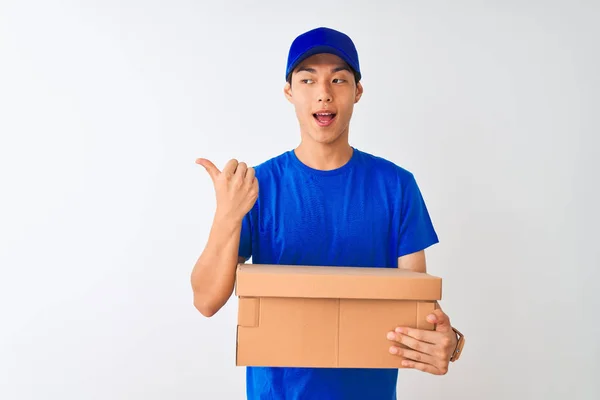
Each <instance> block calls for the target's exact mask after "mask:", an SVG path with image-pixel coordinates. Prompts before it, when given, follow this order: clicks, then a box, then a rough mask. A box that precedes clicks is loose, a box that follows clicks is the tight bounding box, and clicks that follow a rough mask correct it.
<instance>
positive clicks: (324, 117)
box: [313, 112, 336, 126]
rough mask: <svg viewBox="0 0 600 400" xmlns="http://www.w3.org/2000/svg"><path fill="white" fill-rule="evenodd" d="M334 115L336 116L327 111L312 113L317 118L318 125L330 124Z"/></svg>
mask: <svg viewBox="0 0 600 400" xmlns="http://www.w3.org/2000/svg"><path fill="white" fill-rule="evenodd" d="M335 116H336V114H334V113H329V112H327V113H315V114H313V117H314V118H315V119H316V120H317V123H318V124H319V125H320V126H327V125H329V124H331V122H332V121H333V119H334V118H335Z"/></svg>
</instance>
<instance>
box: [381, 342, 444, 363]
mask: <svg viewBox="0 0 600 400" xmlns="http://www.w3.org/2000/svg"><path fill="white" fill-rule="evenodd" d="M390 353H391V354H394V355H397V356H399V357H402V358H406V359H409V360H412V361H417V362H422V363H425V364H431V365H435V363H436V360H435V358H433V357H432V356H430V355H428V354H424V353H420V352H418V351H414V350H410V349H401V348H399V347H396V346H391V347H390Z"/></svg>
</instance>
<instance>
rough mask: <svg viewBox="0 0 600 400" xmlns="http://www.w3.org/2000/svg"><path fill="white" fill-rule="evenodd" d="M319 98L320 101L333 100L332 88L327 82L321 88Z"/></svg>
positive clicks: (328, 101)
mask: <svg viewBox="0 0 600 400" xmlns="http://www.w3.org/2000/svg"><path fill="white" fill-rule="evenodd" d="M318 100H319V103H331V102H332V101H333V96H332V94H331V88H330V87H329V85H327V84H326V83H325V84H323V85H321V86H320V88H319V94H318Z"/></svg>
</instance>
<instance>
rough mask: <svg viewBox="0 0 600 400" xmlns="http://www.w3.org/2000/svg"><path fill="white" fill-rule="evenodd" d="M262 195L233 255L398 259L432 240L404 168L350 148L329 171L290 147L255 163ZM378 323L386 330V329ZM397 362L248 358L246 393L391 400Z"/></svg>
mask: <svg viewBox="0 0 600 400" xmlns="http://www.w3.org/2000/svg"><path fill="white" fill-rule="evenodd" d="M255 171H256V178H257V179H258V184H259V196H258V200H257V201H256V203H255V205H254V207H253V208H252V210H250V212H249V213H248V214H247V215H246V217H245V218H244V221H243V224H242V232H241V237H240V250H239V255H240V256H241V257H245V258H246V259H248V258H250V257H252V260H253V263H255V264H288V265H329V266H357V267H388V268H397V266H398V257H400V256H402V255H405V254H410V253H413V252H416V251H419V250H423V249H425V248H427V247H429V246H431V245H433V244H435V243H437V242H438V237H437V234H436V232H435V230H434V228H433V224H432V222H431V219H430V217H429V213H428V211H427V208H426V206H425V202H424V200H423V197H422V196H421V192H420V190H419V188H418V186H417V183H416V181H415V178H414V176H413V174H412V173H410V172H409V171H407V170H405V169H403V168H401V167H399V166H397V165H395V164H393V163H392V162H390V161H387V160H385V159H383V158H381V157H376V156H373V155H371V154H368V153H366V152H362V151H360V150H358V149H356V148H353V153H352V157H351V159H350V160H349V162H347V163H346V164H345V165H343V166H342V167H340V168H338V169H335V170H331V171H320V170H316V169H312V168H310V167H308V166H307V165H305V164H303V163H302V162H301V161H300V160H299V159H298V158H297V157H296V154H295V152H294V151H293V150H290V151H288V152H285V153H283V154H281V155H279V156H277V157H274V158H272V159H270V160H268V161H266V162H264V163H262V164H260V165H258V166H256V167H255ZM384 333H385V332H384ZM397 377H398V370H397V369H354V368H351V369H348V368H282V367H247V369H246V388H247V396H248V399H249V400H267V399H268V400H320V399H324V400H325V399H326V400H353V399H360V400H365V399H369V400H392V399H396V383H397Z"/></svg>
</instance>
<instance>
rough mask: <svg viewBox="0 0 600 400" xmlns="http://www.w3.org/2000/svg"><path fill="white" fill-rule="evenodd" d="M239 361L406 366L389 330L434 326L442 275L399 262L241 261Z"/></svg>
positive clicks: (238, 287) (238, 291)
mask: <svg viewBox="0 0 600 400" xmlns="http://www.w3.org/2000/svg"><path fill="white" fill-rule="evenodd" d="M236 295H237V296H238V297H239V309H238V328H237V329H238V330H237V350H236V365H238V366H247V365H253V366H290V367H339V368H402V366H401V361H402V359H401V358H400V357H398V356H395V355H392V354H390V353H389V351H388V349H389V347H390V345H391V344H392V343H391V342H390V341H389V340H388V339H387V338H386V334H387V332H389V331H390V330H394V329H395V328H396V327H397V326H408V327H414V328H420V329H430V330H431V329H433V328H434V327H433V325H431V324H429V323H428V322H427V321H426V320H425V317H426V316H427V315H428V313H430V312H431V311H433V310H434V309H435V308H436V307H437V300H440V299H441V279H440V278H438V277H434V276H431V275H429V274H422V273H416V272H411V271H404V270H400V269H397V268H358V267H325V266H324V267H320V266H312V267H309V266H286V265H253V264H240V265H239V266H238V269H237V279H236Z"/></svg>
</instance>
